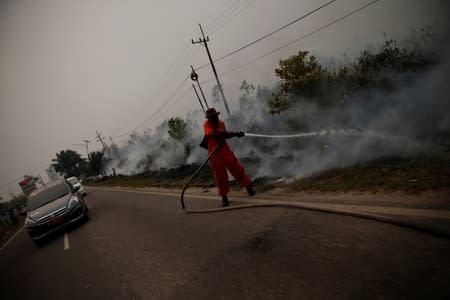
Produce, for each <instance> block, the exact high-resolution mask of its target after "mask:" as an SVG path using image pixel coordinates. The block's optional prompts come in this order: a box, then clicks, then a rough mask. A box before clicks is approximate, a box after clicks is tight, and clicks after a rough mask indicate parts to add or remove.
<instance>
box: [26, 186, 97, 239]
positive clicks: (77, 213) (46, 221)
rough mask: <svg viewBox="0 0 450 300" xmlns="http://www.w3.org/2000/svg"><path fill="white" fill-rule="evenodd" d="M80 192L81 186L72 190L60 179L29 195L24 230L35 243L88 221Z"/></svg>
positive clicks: (86, 209)
mask: <svg viewBox="0 0 450 300" xmlns="http://www.w3.org/2000/svg"><path fill="white" fill-rule="evenodd" d="M78 190H79V187H72V186H71V185H70V184H68V183H67V182H66V181H65V180H57V181H55V182H53V183H51V184H48V185H47V186H45V187H43V188H40V189H38V190H35V191H33V192H32V193H31V194H30V196H29V197H28V199H27V217H26V219H25V228H26V230H27V232H28V234H29V235H30V237H31V239H32V240H33V241H34V242H35V243H36V244H39V242H41V241H42V240H43V239H44V238H45V237H47V236H48V235H49V234H51V233H53V232H55V231H57V230H60V229H62V228H64V227H66V226H68V225H69V224H73V223H76V222H78V221H83V220H88V219H89V215H88V208H87V206H86V203H85V201H84V199H83V196H82V195H81V193H79V191H78Z"/></svg>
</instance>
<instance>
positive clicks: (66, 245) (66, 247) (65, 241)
mask: <svg viewBox="0 0 450 300" xmlns="http://www.w3.org/2000/svg"><path fill="white" fill-rule="evenodd" d="M69 248H70V245H69V234H67V233H65V234H64V251H67V250H69Z"/></svg>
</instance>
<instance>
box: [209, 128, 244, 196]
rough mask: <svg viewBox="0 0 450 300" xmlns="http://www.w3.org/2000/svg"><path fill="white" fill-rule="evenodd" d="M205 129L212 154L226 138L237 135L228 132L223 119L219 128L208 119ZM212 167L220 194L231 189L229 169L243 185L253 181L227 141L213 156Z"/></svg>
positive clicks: (223, 194)
mask: <svg viewBox="0 0 450 300" xmlns="http://www.w3.org/2000/svg"><path fill="white" fill-rule="evenodd" d="M203 129H204V131H205V136H207V137H208V154H211V153H212V152H213V150H214V149H215V147H216V146H217V145H218V144H219V143H220V142H221V141H224V139H227V138H230V137H234V136H236V133H235V132H227V131H226V130H225V123H224V122H223V121H219V123H218V126H217V128H214V127H213V124H212V123H211V122H210V121H208V120H207V121H205V123H204V124H203ZM211 168H212V171H213V174H214V177H215V179H216V184H217V189H218V193H219V195H220V196H225V195H227V194H228V192H229V191H230V186H229V184H228V173H227V169H228V171H230V173H231V175H233V177H234V178H235V179H236V180H237V181H238V182H239V183H240V184H241V185H242V186H244V187H248V186H250V185H251V183H252V181H251V179H250V177H249V176H248V175H247V173H246V171H245V169H244V167H243V166H242V164H241V163H240V162H239V160H238V159H237V158H236V156H235V155H234V153H233V151H231V149H230V146H228V144H227V142H225V141H224V142H223V144H222V145H221V146H220V148H219V149H218V150H217V151H216V152H215V153H214V154H213V156H212V157H211Z"/></svg>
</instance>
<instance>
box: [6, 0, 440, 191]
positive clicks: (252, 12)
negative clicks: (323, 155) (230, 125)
mask: <svg viewBox="0 0 450 300" xmlns="http://www.w3.org/2000/svg"><path fill="white" fill-rule="evenodd" d="M326 2H328V1H327V0H323V1H317V0H316V1H313V0H280V1H274V0H228V1H227V0H195V1H182V0H180V1H169V0H158V1H156V0H128V1H123V0H77V1H69V0H28V1H27V0H9V1H8V0H0V140H1V144H0V154H1V156H0V170H1V173H0V196H5V195H7V193H8V192H10V191H12V192H17V191H18V186H17V181H18V180H19V179H20V177H22V176H23V175H24V174H29V173H32V174H33V175H37V174H42V175H44V174H45V172H44V169H45V168H46V167H47V166H48V165H49V164H50V161H51V159H52V158H54V157H55V153H56V152H58V151H60V150H62V149H69V148H70V149H74V150H76V151H78V152H79V153H81V154H82V155H83V156H85V155H86V154H85V148H84V146H77V145H74V144H81V143H83V141H82V140H83V139H89V140H92V142H91V143H90V146H91V149H99V144H98V143H97V142H96V141H95V140H94V136H95V132H96V130H98V131H99V132H101V133H102V135H104V136H106V137H109V136H112V137H113V138H115V139H116V141H118V142H119V143H120V142H121V141H123V139H124V138H126V135H124V134H125V133H127V132H129V131H131V130H132V129H133V128H135V127H137V126H139V125H142V126H141V127H139V129H138V130H137V131H138V132H141V131H142V130H144V129H146V128H152V127H154V126H155V125H157V124H159V123H160V122H162V121H163V120H165V119H167V118H169V117H173V116H177V115H180V116H181V115H183V114H184V113H185V112H187V111H189V110H192V109H197V106H198V104H197V100H196V98H195V95H194V93H193V92H192V91H188V90H189V87H190V85H191V81H190V80H188V81H186V82H184V84H183V85H182V86H181V87H180V89H179V90H178V92H177V93H176V94H175V95H174V91H175V89H176V88H177V87H178V86H179V85H180V83H181V82H183V79H184V78H185V77H186V76H187V75H188V74H189V70H190V65H191V64H192V65H193V66H194V67H198V66H201V65H203V64H205V63H206V62H207V56H206V53H205V51H204V48H203V47H201V46H200V45H191V44H190V40H191V38H194V39H198V37H199V36H200V30H199V27H198V24H199V23H202V24H203V26H204V28H205V33H206V34H207V35H208V36H209V38H210V40H211V42H210V44H209V45H210V47H211V51H212V55H213V57H221V56H222V55H225V54H227V53H229V52H231V51H233V50H235V49H237V48H239V47H241V46H243V45H245V44H247V43H249V42H251V41H253V40H255V39H257V38H259V37H261V36H263V35H265V34H267V33H269V32H271V31H273V30H275V29H277V28H279V27H281V26H283V25H285V24H287V23H289V22H290V21H292V20H294V19H296V18H298V17H300V16H302V15H304V14H305V13H307V12H309V11H311V10H313V9H315V8H317V7H319V6H320V5H322V4H324V3H326ZM370 2H371V1H366V0H336V1H335V2H334V3H333V4H331V5H329V6H327V7H326V8H324V9H322V10H320V11H318V12H317V13H315V14H313V15H311V16H309V17H307V18H306V19H304V20H302V21H300V22H298V23H296V24H294V25H292V26H290V27H288V28H287V29H285V30H283V31H281V32H279V33H277V34H275V35H273V36H271V37H270V38H268V39H266V40H263V41H262V42H260V43H257V44H256V45H254V46H252V47H249V48H247V49H245V50H243V51H241V52H239V53H238V54H235V55H233V56H231V57H229V58H227V59H225V60H223V61H221V62H219V63H217V65H216V67H217V69H218V72H219V73H223V72H226V71H229V70H232V69H234V68H236V67H239V66H240V65H243V64H246V63H247V62H250V61H251V60H252V59H255V58H257V57H258V56H261V55H263V54H265V53H267V52H269V51H271V50H272V49H275V48H277V47H279V46H280V45H283V44H285V43H288V42H290V41H293V40H295V39H296V38H299V37H301V36H303V35H305V34H307V33H309V32H311V31H314V30H316V29H318V28H320V27H321V26H323V25H325V24H327V23H329V22H331V21H333V20H335V19H337V18H339V17H341V16H343V15H345V14H346V13H349V12H351V11H353V10H355V9H357V8H359V7H361V6H363V5H365V4H367V3H370ZM448 12H449V3H448V1H442V0H433V1H423V0H380V1H378V2H377V3H376V4H374V5H373V6H370V7H369V8H367V9H365V10H363V11H361V12H359V13H357V14H355V15H353V16H351V17H349V18H347V19H345V20H344V21H342V22H340V23H338V24H335V25H333V26H331V27H329V28H327V29H325V30H323V31H321V32H319V33H317V34H314V35H312V36H311V37H308V38H306V39H304V40H302V41H301V42H299V43H296V44H294V45H292V46H289V47H286V48H284V49H283V50H281V51H278V52H276V53H274V54H273V55H270V56H267V57H266V58H264V59H262V60H260V61H258V62H256V63H253V64H251V65H249V66H247V67H245V68H243V69H240V70H239V71H236V72H233V73H229V74H227V75H224V76H223V77H221V79H222V81H223V85H224V87H225V93H226V95H227V97H228V101H229V102H230V104H231V107H232V110H233V103H234V102H235V101H236V98H237V97H238V88H239V85H240V82H241V81H242V80H243V79H246V80H247V81H250V82H252V83H254V84H263V85H272V84H274V83H275V82H276V78H275V76H274V72H273V70H274V69H275V68H276V66H277V63H278V61H279V59H281V58H286V57H288V56H290V55H292V54H295V53H296V52H298V51H299V50H310V51H312V52H313V53H314V54H315V55H316V56H318V57H319V58H320V59H321V60H324V61H325V62H327V60H329V61H331V59H332V58H333V57H334V58H336V59H337V60H339V59H342V57H343V54H346V55H347V57H350V58H351V57H354V56H355V55H357V54H358V53H359V51H360V50H362V49H364V48H366V47H367V46H369V45H374V46H376V45H379V43H380V42H381V41H382V40H383V32H385V33H386V36H387V37H393V38H399V37H400V38H404V37H405V36H406V35H407V34H410V33H411V30H412V29H420V28H422V27H424V26H425V25H432V26H433V27H434V28H435V30H436V31H439V30H440V28H444V27H445V25H444V24H443V22H445V21H444V20H445V19H446V18H448ZM227 14H230V17H228V18H225V19H223V18H221V17H226V16H227ZM222 20H223V21H222ZM208 25H209V26H208ZM191 53H193V56H192V57H190V54H191ZM171 71H172V72H171ZM174 71H176V72H174ZM199 76H200V80H201V81H203V80H206V79H209V78H211V77H212V72H211V70H210V68H204V69H202V70H201V71H199ZM166 79H168V80H166ZM165 80H166V81H165ZM164 82H167V83H166V84H165V85H163V86H162V87H161V84H162V83H164ZM213 84H214V82H213V81H210V82H208V83H205V84H204V86H203V87H204V89H205V91H206V92H207V94H208V95H210V90H211V88H212V86H213ZM183 93H185V96H184V97H181V98H180V96H181V95H183ZM172 95H174V97H172V98H169V97H170V96H172ZM161 108H163V109H162V110H161ZM219 109H220V110H222V108H219ZM159 110H161V111H160V112H159ZM156 112H158V113H156ZM150 117H152V118H150ZM149 118H150V120H148V121H147V122H145V123H143V122H144V121H145V120H147V119H149ZM118 136H119V137H118Z"/></svg>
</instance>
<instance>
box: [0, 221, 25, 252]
mask: <svg viewBox="0 0 450 300" xmlns="http://www.w3.org/2000/svg"><path fill="white" fill-rule="evenodd" d="M23 228H24V226H22V227H21V228H20V229H19V230H17V232H16V233H15V234H14V235H13V236H12V237H10V238H9V240H7V241H6V243H5V244H4V245H3V246H2V247H1V248H0V251H1V250H3V248H5V247H6V246H8V244H9V243H10V242H11V241H12V240H13V239H14V238H15V237H16V236H17V235H18V234H19V233H20V232H21V231H22V230H23Z"/></svg>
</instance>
